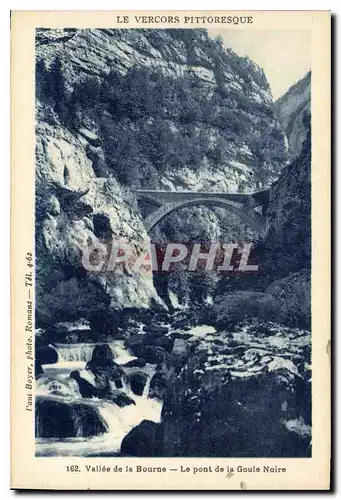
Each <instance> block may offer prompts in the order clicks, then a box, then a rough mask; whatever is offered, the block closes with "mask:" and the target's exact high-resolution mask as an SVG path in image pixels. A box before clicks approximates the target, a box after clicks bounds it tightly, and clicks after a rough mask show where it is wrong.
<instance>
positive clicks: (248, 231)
mask: <svg viewBox="0 0 341 500" xmlns="http://www.w3.org/2000/svg"><path fill="white" fill-rule="evenodd" d="M228 21H229V20H228V18H227V20H226V21H225V22H226V23H227V24H226V25H225V26H226V28H225V27H223V28H221V27H219V29H215V28H214V27H212V25H210V24H209V21H207V28H193V25H192V27H191V29H180V28H176V22H177V21H176V16H174V19H173V20H169V19H168V20H167V22H174V25H175V27H174V29H162V28H161V29H160V28H157V27H156V28H155V29H143V28H138V29H136V28H135V29H128V28H127V29H116V28H115V29H101V28H98V29H78V28H59V29H51V28H44V27H41V28H37V29H36V32H35V126H36V128H35V140H36V153H35V307H34V310H33V311H32V314H34V316H35V334H34V336H35V384H36V385H35V438H36V449H35V454H36V456H37V457H63V456H71V457H72V456H74V457H122V456H123V457H244V458H252V457H264V458H273V457H279V458H285V457H291V458H294V457H296V458H299V457H310V456H311V430H312V415H311V379H312V377H311V291H310V290H311V97H310V96H311V61H310V34H309V32H308V31H304V30H301V31H300V30H283V31H280V30H266V31H262V30H254V31H253V32H252V36H250V33H249V32H248V31H247V26H246V24H247V22H248V20H247V17H246V18H245V16H234V17H231V19H230V24H231V26H229V22H228ZM155 22H157V21H155ZM191 22H194V21H193V20H192V21H191ZM243 23H245V29H244V24H243ZM235 24H238V25H240V26H239V28H240V29H238V30H235V31H234V30H233V29H232V28H233V27H234V25H235ZM242 28H243V29H242Z"/></svg>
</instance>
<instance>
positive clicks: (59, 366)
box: [36, 341, 162, 456]
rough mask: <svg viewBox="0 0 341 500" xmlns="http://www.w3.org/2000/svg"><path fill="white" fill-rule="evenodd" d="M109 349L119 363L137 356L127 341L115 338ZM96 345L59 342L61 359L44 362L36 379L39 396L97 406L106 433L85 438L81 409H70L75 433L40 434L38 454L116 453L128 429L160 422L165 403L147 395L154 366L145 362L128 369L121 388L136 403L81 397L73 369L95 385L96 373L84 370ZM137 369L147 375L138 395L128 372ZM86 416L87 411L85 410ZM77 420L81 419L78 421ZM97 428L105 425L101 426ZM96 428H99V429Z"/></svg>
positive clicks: (97, 454)
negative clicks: (127, 345)
mask: <svg viewBox="0 0 341 500" xmlns="http://www.w3.org/2000/svg"><path fill="white" fill-rule="evenodd" d="M109 345H110V348H111V350H112V352H113V354H114V360H115V362H116V363H117V364H120V365H124V364H125V363H127V362H128V361H130V360H132V359H136V358H135V356H133V355H132V354H131V353H130V352H129V350H127V349H126V348H125V347H124V341H114V342H112V343H111V344H109ZM95 346H96V344H57V345H56V346H55V347H56V349H57V351H58V362H57V363H55V364H51V365H43V370H44V376H43V377H41V378H39V379H38V380H37V391H36V394H37V396H40V397H41V398H44V397H45V398H47V397H49V398H52V399H53V401H57V402H61V403H65V404H68V405H78V406H79V405H80V404H81V405H82V406H84V407H91V410H93V409H95V410H96V414H97V415H98V419H99V420H100V422H102V423H103V424H104V428H105V429H106V432H104V433H102V434H100V435H97V436H96V435H95V436H92V437H86V438H85V437H82V435H83V427H84V426H83V423H82V421H81V415H82V412H84V409H87V410H88V409H89V408H84V409H83V410H82V411H79V407H78V406H77V411H74V410H73V411H71V412H70V414H71V415H75V418H76V422H74V425H75V427H76V432H75V435H74V436H73V437H67V438H65V437H63V438H60V439H56V438H41V437H39V436H38V437H37V446H36V455H37V456H48V455H51V456H100V455H117V454H119V453H120V447H121V442H122V440H123V438H124V437H125V436H126V435H127V434H128V432H129V431H130V430H131V429H132V428H133V427H135V426H137V425H139V423H140V422H141V421H142V420H144V419H146V420H151V421H153V422H160V418H161V410H162V403H161V402H160V401H158V400H156V399H151V398H148V394H149V387H150V381H151V379H152V377H153V375H154V373H155V366H154V365H146V366H145V367H144V368H133V367H131V368H125V367H124V366H123V370H124V371H125V373H126V375H127V378H125V379H123V380H122V382H123V387H122V388H121V391H122V392H124V393H125V394H126V395H127V396H129V397H130V398H131V399H132V400H134V403H135V404H130V405H127V406H124V407H122V408H121V407H119V406H118V405H116V404H114V403H113V402H111V401H109V400H106V399H97V398H91V399H87V398H82V397H81V395H80V393H79V390H78V386H77V383H76V382H75V381H74V380H72V379H71V378H70V373H71V372H72V371H73V370H79V371H80V375H81V377H82V378H83V379H86V380H87V381H88V382H89V383H90V384H93V385H94V384H95V380H94V376H93V375H92V373H91V372H90V371H88V370H85V366H86V363H87V362H88V361H90V360H91V356H92V353H93V350H94V347H95ZM136 371H138V372H142V373H144V374H145V375H146V376H147V379H146V384H145V387H144V390H143V394H142V395H141V396H137V395H136V394H134V392H133V391H132V390H131V387H130V383H129V379H128V377H129V375H131V374H133V373H135V372H136ZM84 414H85V415H86V412H84ZM77 419H78V420H77ZM97 427H98V428H101V427H103V426H101V425H99V426H97ZM97 427H96V428H97Z"/></svg>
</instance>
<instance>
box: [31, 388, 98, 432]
mask: <svg viewBox="0 0 341 500" xmlns="http://www.w3.org/2000/svg"><path fill="white" fill-rule="evenodd" d="M106 430H107V429H106V426H105V424H104V422H103V420H102V418H101V416H100V415H99V412H98V410H97V408H96V407H95V406H94V405H91V404H89V403H87V402H85V401H77V402H68V401H63V400H61V399H58V398H53V397H44V396H38V397H37V398H36V402H35V435H36V437H37V438H59V439H62V438H70V437H91V436H97V435H99V434H102V433H104V432H106Z"/></svg>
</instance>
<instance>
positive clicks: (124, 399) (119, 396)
mask: <svg viewBox="0 0 341 500" xmlns="http://www.w3.org/2000/svg"><path fill="white" fill-rule="evenodd" d="M110 399H111V401H112V402H113V403H115V405H117V406H119V407H120V408H123V407H124V406H129V405H134V404H135V401H134V400H133V399H132V398H130V397H129V396H127V395H126V394H125V392H122V391H118V390H116V391H115V390H114V391H112V393H111V396H110Z"/></svg>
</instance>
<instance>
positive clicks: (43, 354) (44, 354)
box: [35, 345, 58, 365]
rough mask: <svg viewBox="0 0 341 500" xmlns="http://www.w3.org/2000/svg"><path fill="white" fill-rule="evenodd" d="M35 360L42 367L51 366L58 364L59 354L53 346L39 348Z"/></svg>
mask: <svg viewBox="0 0 341 500" xmlns="http://www.w3.org/2000/svg"><path fill="white" fill-rule="evenodd" d="M35 359H36V361H37V363H39V364H40V365H50V364H54V363H57V362H58V352H57V349H56V348H55V347H53V346H50V345H49V346H47V347H39V348H38V349H36V356H35Z"/></svg>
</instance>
